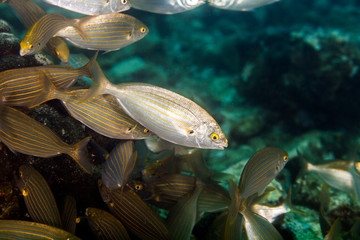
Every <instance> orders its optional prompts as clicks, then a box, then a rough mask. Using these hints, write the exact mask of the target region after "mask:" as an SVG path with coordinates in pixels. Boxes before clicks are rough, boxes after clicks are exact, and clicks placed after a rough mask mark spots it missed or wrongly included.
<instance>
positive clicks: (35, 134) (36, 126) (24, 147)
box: [0, 106, 93, 173]
mask: <svg viewBox="0 0 360 240" xmlns="http://www.w3.org/2000/svg"><path fill="white" fill-rule="evenodd" d="M0 119H1V125H2V131H1V132H0V140H1V142H3V143H4V144H5V145H6V146H7V147H8V148H9V149H10V150H12V151H13V152H20V153H23V154H27V155H32V156H37V157H52V156H56V155H59V154H62V153H65V154H68V155H69V156H71V157H72V158H73V159H74V160H75V161H76V162H77V163H78V164H79V165H80V167H81V168H82V169H83V170H84V171H85V172H87V173H91V172H92V168H93V166H92V164H91V163H90V161H89V159H88V157H87V148H86V145H87V143H88V142H89V140H90V137H87V138H85V139H83V140H82V141H80V142H78V143H76V144H74V145H69V144H67V143H65V142H63V141H62V140H61V139H60V138H59V137H58V136H57V135H55V133H53V132H52V131H51V130H50V129H49V128H47V127H46V126H44V125H42V124H41V123H39V122H37V121H35V120H34V119H32V118H30V117H29V116H27V115H26V114H24V113H22V112H20V111H19V110H16V109H14V108H11V107H8V106H2V107H1V116H0Z"/></svg>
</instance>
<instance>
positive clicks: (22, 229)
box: [0, 220, 80, 240]
mask: <svg viewBox="0 0 360 240" xmlns="http://www.w3.org/2000/svg"><path fill="white" fill-rule="evenodd" d="M0 239H19V240H20V239H21V240H23V239H29V240H30V239H53V240H80V238H78V237H76V236H75V235H73V234H71V233H69V232H66V231H64V230H62V229H59V228H56V227H52V226H49V225H45V224H41V223H36V222H28V221H19V220H0Z"/></svg>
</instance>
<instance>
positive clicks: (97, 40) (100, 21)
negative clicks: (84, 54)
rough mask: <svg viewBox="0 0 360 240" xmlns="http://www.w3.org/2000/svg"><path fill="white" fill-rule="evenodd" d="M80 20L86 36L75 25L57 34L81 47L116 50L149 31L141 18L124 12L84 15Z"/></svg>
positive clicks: (140, 37)
mask: <svg viewBox="0 0 360 240" xmlns="http://www.w3.org/2000/svg"><path fill="white" fill-rule="evenodd" d="M74 20H75V19H74ZM78 21H79V22H81V23H82V25H81V29H83V31H84V34H85V36H86V38H84V37H83V36H82V33H81V32H79V31H78V29H77V28H75V27H74V26H69V27H65V28H63V29H62V30H60V31H59V32H57V33H56V35H55V36H58V37H63V38H65V39H66V40H67V41H69V42H70V43H72V44H73V45H75V46H77V47H79V48H84V49H89V50H103V51H115V50H118V49H121V48H123V47H126V46H128V45H130V44H132V43H134V42H136V41H138V40H140V39H142V38H143V37H145V36H146V34H147V33H148V32H149V30H148V28H147V27H146V26H145V24H143V23H142V22H141V21H140V20H138V19H136V18H134V17H132V16H130V15H126V14H122V13H113V14H105V15H98V16H88V17H82V18H78Z"/></svg>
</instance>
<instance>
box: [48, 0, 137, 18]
mask: <svg viewBox="0 0 360 240" xmlns="http://www.w3.org/2000/svg"><path fill="white" fill-rule="evenodd" d="M45 2H47V3H49V4H52V5H55V6H58V7H61V8H65V9H68V10H70V11H73V12H78V13H82V14H85V15H102V14H109V13H115V12H122V11H126V10H128V9H129V8H130V7H131V5H130V1H127V0H75V1H74V0H45Z"/></svg>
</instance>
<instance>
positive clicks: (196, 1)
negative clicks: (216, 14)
mask: <svg viewBox="0 0 360 240" xmlns="http://www.w3.org/2000/svg"><path fill="white" fill-rule="evenodd" d="M204 3H205V1H204V0H185V5H186V6H187V7H188V8H189V9H192V8H195V7H197V6H200V5H202V4H204Z"/></svg>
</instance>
